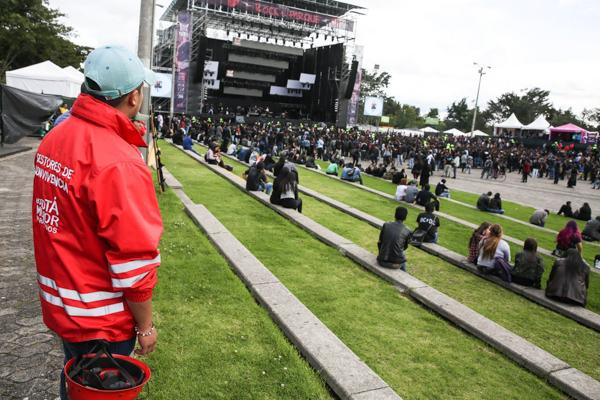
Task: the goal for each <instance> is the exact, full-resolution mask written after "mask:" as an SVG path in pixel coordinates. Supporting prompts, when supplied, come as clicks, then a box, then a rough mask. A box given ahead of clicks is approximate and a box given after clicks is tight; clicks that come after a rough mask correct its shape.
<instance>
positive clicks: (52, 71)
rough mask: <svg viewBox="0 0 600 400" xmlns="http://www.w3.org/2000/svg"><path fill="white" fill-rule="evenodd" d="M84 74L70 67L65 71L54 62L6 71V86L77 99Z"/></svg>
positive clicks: (44, 62)
mask: <svg viewBox="0 0 600 400" xmlns="http://www.w3.org/2000/svg"><path fill="white" fill-rule="evenodd" d="M82 83H83V74H82V73H81V72H79V71H77V70H76V69H75V68H73V67H71V66H69V67H65V68H64V69H63V68H61V67H59V66H58V65H56V64H54V63H53V62H52V61H43V62H41V63H38V64H33V65H30V66H28V67H23V68H19V69H14V70H12V71H6V84H7V85H8V86H11V87H15V88H17V89H22V90H26V91H28V92H33V93H43V94H57V95H60V96H65V97H77V95H79V92H80V90H81V84H82Z"/></svg>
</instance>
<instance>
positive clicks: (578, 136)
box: [550, 124, 588, 143]
mask: <svg viewBox="0 0 600 400" xmlns="http://www.w3.org/2000/svg"><path fill="white" fill-rule="evenodd" d="M587 134H588V132H587V131H586V130H585V129H583V128H580V127H578V126H577V125H575V124H565V125H561V126H557V127H556V128H550V140H566V141H574V142H579V143H586V140H587Z"/></svg>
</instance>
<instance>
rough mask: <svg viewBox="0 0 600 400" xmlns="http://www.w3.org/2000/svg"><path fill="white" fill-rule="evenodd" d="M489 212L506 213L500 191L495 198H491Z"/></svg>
mask: <svg viewBox="0 0 600 400" xmlns="http://www.w3.org/2000/svg"><path fill="white" fill-rule="evenodd" d="M487 211H488V212H491V213H494V214H504V210H503V209H502V199H501V198H500V193H496V194H495V195H494V198H493V199H491V200H490V206H489V207H488V209H487Z"/></svg>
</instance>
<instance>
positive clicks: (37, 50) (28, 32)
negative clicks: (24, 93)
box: [0, 0, 90, 80]
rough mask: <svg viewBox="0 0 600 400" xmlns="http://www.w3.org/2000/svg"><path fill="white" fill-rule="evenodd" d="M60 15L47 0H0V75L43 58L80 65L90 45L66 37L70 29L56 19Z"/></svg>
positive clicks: (2, 77)
mask: <svg viewBox="0 0 600 400" xmlns="http://www.w3.org/2000/svg"><path fill="white" fill-rule="evenodd" d="M63 15H64V14H62V13H60V12H59V11H58V10H55V9H51V8H50V7H49V6H48V1H47V0H0V77H1V78H0V79H2V80H4V76H5V72H6V71H8V70H11V69H15V68H21V67H25V66H27V65H31V64H35V63H38V62H41V61H45V60H50V61H52V62H54V63H55V64H57V65H59V66H61V67H65V66H67V65H73V66H75V67H79V65H80V64H81V63H82V62H83V60H84V59H85V57H86V56H87V54H88V53H89V51H90V48H88V47H84V46H78V45H76V44H74V43H73V42H71V41H70V40H69V38H70V37H71V36H72V35H73V29H72V28H71V27H68V26H65V25H63V24H61V23H59V22H58V19H59V18H60V17H62V16H63Z"/></svg>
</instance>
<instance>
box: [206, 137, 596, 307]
mask: <svg viewBox="0 0 600 400" xmlns="http://www.w3.org/2000/svg"><path fill="white" fill-rule="evenodd" d="M196 149H197V150H198V151H199V152H202V153H203V152H204V148H202V147H200V146H196ZM224 161H225V163H226V164H229V165H232V166H233V167H234V173H237V174H239V175H241V174H242V173H243V172H244V171H245V170H246V169H247V167H246V166H245V165H243V164H241V163H238V162H236V161H232V160H231V159H227V158H225V159H224ZM298 173H299V175H300V183H301V184H302V185H303V186H306V187H308V188H310V189H313V190H316V191H318V192H320V193H322V194H324V195H327V196H329V197H331V198H333V199H336V200H339V201H342V202H344V203H346V204H348V205H351V206H353V207H355V208H357V209H359V210H361V211H364V212H366V213H368V214H371V215H374V216H376V217H378V218H380V219H382V220H384V221H386V220H390V219H392V217H393V215H394V210H395V208H396V207H397V206H398V205H399V204H400V203H398V202H396V201H393V200H390V199H386V198H383V197H381V196H379V195H376V194H374V193H369V192H367V191H365V190H362V189H360V188H357V187H353V186H352V185H348V184H345V183H343V182H341V181H335V180H333V179H331V178H328V177H326V176H323V175H322V174H320V173H318V172H314V171H310V170H308V169H306V168H298ZM364 181H365V185H371V183H372V185H371V187H373V188H375V189H378V190H381V191H385V190H383V189H384V188H385V189H387V192H388V193H389V192H390V187H391V188H393V187H394V185H393V184H392V183H391V182H390V183H388V182H385V181H383V180H381V179H377V178H373V177H369V176H368V175H365V176H364ZM307 197H308V196H304V199H306V198H307ZM449 204H452V203H449V202H444V203H443V205H442V208H443V209H444V212H446V206H448V205H449ZM402 205H404V206H407V208H408V210H409V213H408V218H407V225H408V226H409V227H410V228H411V229H414V228H415V226H416V222H415V221H416V218H417V215H418V214H419V213H420V212H421V211H419V210H418V209H416V208H413V207H408V204H406V203H402ZM458 207H460V208H461V209H464V210H467V211H471V212H472V213H473V214H474V215H477V214H479V213H480V211H476V210H472V209H469V208H467V207H464V206H458ZM307 212H308V211H307ZM450 214H452V213H450ZM486 214H487V213H486ZM486 216H487V215H486ZM440 220H441V225H442V226H441V227H440V230H439V232H440V237H439V244H440V245H442V246H444V247H446V248H448V249H450V250H453V251H455V252H457V253H459V254H463V255H467V245H466V244H467V243H468V242H469V238H470V237H471V233H472V230H471V228H468V227H466V226H464V225H461V224H457V223H456V222H452V221H450V220H447V219H445V218H440ZM488 220H489V219H488ZM506 222H510V221H506ZM477 223H479V221H477ZM513 224H514V225H517V226H520V227H523V228H525V229H527V227H525V226H522V225H520V224H518V223H515V222H513ZM502 225H503V226H505V224H504V221H502ZM536 232H539V231H537V230H536ZM540 233H543V232H540ZM509 245H510V248H511V256H512V258H513V260H514V256H515V254H516V253H517V252H519V251H521V250H522V248H521V247H520V246H517V245H515V244H512V243H509ZM543 258H544V260H545V266H546V268H545V273H544V277H543V278H542V285H543V286H545V285H546V281H547V279H548V276H549V275H550V270H551V267H552V264H553V262H554V260H553V259H552V258H551V257H548V256H543ZM453 268H454V269H459V268H458V267H453ZM465 273H467V272H465ZM474 277H475V276H474ZM475 279H476V280H477V281H478V282H484V280H483V279H481V278H478V277H475ZM482 284H483V283H482ZM487 284H488V285H492V284H491V283H487ZM438 289H440V288H438ZM440 290H441V289H440ZM503 290H504V289H503ZM504 292H507V291H505V290H504ZM587 308H589V309H590V310H592V311H594V312H597V313H600V277H598V276H597V275H596V274H594V273H590V287H589V290H588V305H587Z"/></svg>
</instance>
